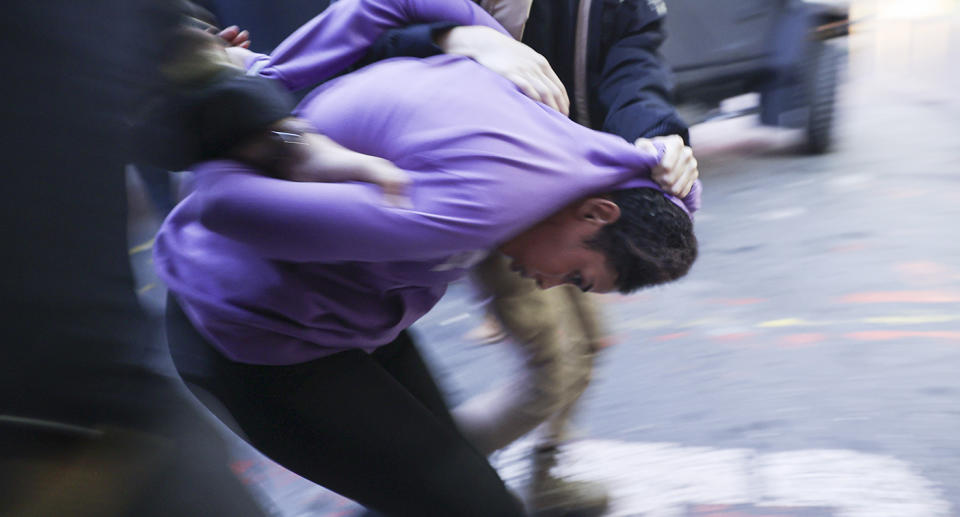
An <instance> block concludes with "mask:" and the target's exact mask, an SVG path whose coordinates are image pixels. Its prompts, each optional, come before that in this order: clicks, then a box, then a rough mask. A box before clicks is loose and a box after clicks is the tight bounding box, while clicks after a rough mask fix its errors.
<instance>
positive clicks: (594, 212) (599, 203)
mask: <svg viewBox="0 0 960 517" xmlns="http://www.w3.org/2000/svg"><path fill="white" fill-rule="evenodd" d="M577 215H578V216H579V218H580V219H582V220H584V221H586V222H588V223H591V224H595V225H598V226H606V225H608V224H612V223H615V222H617V220H618V219H620V206H619V205H617V204H616V203H614V202H613V201H611V200H609V199H606V198H602V197H591V198H587V199H585V200H584V201H583V202H582V203H581V204H580V207H579V210H578V214H577Z"/></svg>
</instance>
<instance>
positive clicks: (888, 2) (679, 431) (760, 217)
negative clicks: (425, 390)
mask: <svg viewBox="0 0 960 517" xmlns="http://www.w3.org/2000/svg"><path fill="white" fill-rule="evenodd" d="M243 4H244V3H243V2H237V5H238V6H242V5H243ZM294 4H296V2H292V3H291V6H292V5H294ZM666 4H667V7H668V9H669V10H670V15H669V16H668V20H669V26H668V27H669V29H670V38H669V39H668V44H667V46H666V47H665V48H664V53H665V55H666V56H667V58H668V59H669V60H670V62H671V64H672V65H673V66H674V68H675V72H676V75H677V85H678V98H679V100H680V102H681V104H682V108H683V113H684V114H685V116H686V117H687V118H688V119H689V121H690V122H691V123H693V122H697V123H696V124H695V125H694V126H693V127H692V129H691V135H692V141H693V146H694V150H695V152H696V155H697V158H698V159H699V162H700V171H701V175H702V179H703V182H704V186H705V194H704V208H703V210H702V212H700V213H698V215H697V233H698V235H699V238H700V242H701V255H700V258H699V260H698V262H697V264H696V265H695V266H694V269H693V271H692V273H691V274H690V275H689V276H688V277H686V278H684V279H683V280H681V281H679V282H677V283H675V284H672V285H668V286H665V287H661V288H657V289H652V290H648V291H645V292H642V293H640V294H638V295H634V296H629V297H621V296H612V295H611V296H606V297H604V298H601V299H600V301H601V303H602V304H603V307H604V309H605V314H606V320H607V323H608V325H609V327H610V328H611V330H612V331H613V333H614V340H615V342H616V344H615V345H614V346H613V347H611V348H609V349H607V350H605V351H604V353H603V357H601V359H600V363H601V364H600V366H599V368H598V370H597V374H596V379H595V382H594V384H593V385H592V386H591V388H590V389H589V390H588V392H587V394H586V395H585V400H584V402H583V404H582V406H581V410H580V413H579V415H578V418H577V422H578V425H579V431H580V436H579V438H580V440H579V441H577V442H575V443H574V444H573V445H572V446H571V447H570V448H569V449H568V450H567V451H565V454H567V455H568V456H569V457H570V458H569V459H570V461H565V462H562V463H561V464H562V467H563V468H564V469H565V470H566V471H565V473H566V474H567V475H569V476H571V477H575V478H581V479H592V480H602V481H604V482H606V483H608V484H609V486H610V487H611V488H612V491H613V492H612V495H613V498H614V499H613V506H612V507H611V512H610V515H617V516H630V515H636V516H641V515H642V516H650V517H701V516H711V517H719V516H753V517H757V516H778V517H784V516H815V517H828V516H830V517H833V516H836V517H841V516H843V517H861V516H862V517H881V516H891V517H893V516H896V517H909V516H915V517H941V516H942V517H950V516H954V517H955V516H960V432H958V431H960V375H958V370H960V230H958V229H957V227H956V225H957V221H958V220H960V69H958V68H960V67H958V66H957V64H958V63H960V1H958V0H853V1H849V2H829V3H821V4H819V6H818V7H817V11H816V17H817V18H816V19H815V22H814V23H810V19H809V18H803V17H804V16H813V15H810V14H809V13H810V12H811V11H806V10H802V11H797V9H799V8H798V6H797V4H796V3H793V2H778V1H776V0H723V1H721V0H711V1H710V2H706V1H702V0H701V1H693V0H690V1H686V0H672V1H670V0H668V1H667V2H666ZM283 5H284V4H282V3H278V4H276V7H275V9H276V10H277V11H278V12H282V10H283V7H282V6H283ZM804 9H806V8H805V7H804ZM235 13H236V14H235V18H234V19H231V16H230V15H229V13H223V18H224V22H225V23H228V24H229V23H239V24H241V26H242V27H245V28H250V29H251V32H252V33H253V39H254V42H255V48H256V46H257V42H258V41H259V42H260V43H259V45H271V44H272V43H274V42H273V41H270V38H272V37H273V35H272V34H273V33H271V32H270V31H269V29H268V28H263V29H262V30H261V31H260V33H259V34H258V30H257V29H258V28H257V27H255V26H251V25H250V24H243V21H244V20H243V19H236V18H243V16H248V17H252V18H253V19H256V14H257V13H256V11H255V10H254V9H253V8H252V7H250V8H248V11H247V12H244V10H243V9H237V10H236V11H235ZM798 13H799V14H798ZM804 13H806V14H804ZM302 14H303V11H302V10H301V11H296V10H295V9H292V8H291V10H290V11H289V12H288V13H287V15H289V17H290V20H289V22H288V23H290V24H291V26H292V25H296V24H298V23H300V22H301V21H303V20H302V19H301V16H302ZM797 16H800V18H797ZM847 16H849V22H850V23H849V25H848V23H847V21H846V19H847ZM797 20H801V21H797ZM262 23H263V22H262V21H261V24H262ZM848 27H849V30H848ZM284 30H286V29H285V28H284ZM276 32H277V33H278V34H279V33H280V29H276ZM848 32H849V34H848ZM811 34H814V36H811ZM258 37H260V38H261V39H260V40H258ZM278 37H279V36H278ZM796 38H799V40H797V39H796ZM795 41H801V42H803V44H802V45H795V44H794V42H795ZM268 48H269V47H268ZM268 48H261V50H268ZM798 49H801V50H798ZM811 49H812V50H811ZM128 180H129V193H130V200H131V201H130V202H131V207H130V208H131V227H130V239H131V249H130V255H131V260H132V262H133V264H134V267H135V270H136V272H137V275H138V280H139V283H140V286H139V294H140V296H141V299H142V301H143V302H144V304H145V305H146V306H147V307H148V308H149V309H150V310H151V312H152V313H153V314H154V315H159V314H160V311H161V310H162V307H163V299H164V291H163V288H162V286H161V285H160V284H159V283H158V281H157V280H156V278H155V277H154V276H153V273H152V271H151V264H150V253H149V251H150V248H151V244H152V234H153V232H154V231H155V230H156V228H157V227H158V225H159V221H160V217H161V215H162V213H163V211H164V210H166V209H167V208H169V206H168V204H167V201H165V200H164V197H163V196H164V189H167V188H168V187H169V186H168V185H167V180H166V178H165V177H164V176H161V177H160V179H159V180H158V179H156V177H154V178H153V179H148V180H147V181H144V180H143V179H142V178H141V175H140V174H138V173H135V172H134V171H130V173H129V174H128ZM150 184H152V185H153V186H152V187H149V188H148V185H150ZM158 189H159V190H158ZM482 313H483V310H482V307H481V306H480V305H479V303H478V301H477V300H476V299H475V297H474V294H473V291H472V289H471V288H470V287H469V286H468V285H465V284H463V285H461V284H457V285H453V286H451V288H450V290H449V293H448V295H447V296H446V297H445V298H444V300H443V301H442V302H441V304H440V305H438V306H437V307H436V308H435V309H434V310H433V311H432V312H431V313H430V314H428V315H427V316H426V317H425V318H423V319H422V320H421V321H420V322H419V323H418V324H417V325H416V327H415V329H416V330H417V331H418V333H419V334H420V336H421V338H422V343H423V345H424V346H425V348H426V349H427V350H426V351H425V352H426V353H427V354H428V356H429V357H430V359H431V362H432V363H433V365H434V367H435V371H436V373H437V375H438V376H439V377H440V378H441V380H442V381H443V384H444V386H445V387H446V389H447V390H448V393H449V394H450V398H451V400H452V401H459V400H463V399H465V398H466V397H468V396H470V395H472V394H475V393H479V392H481V391H483V390H485V389H486V388H489V387H490V386H492V385H493V384H495V383H497V382H500V381H502V380H503V379H505V378H507V377H508V376H509V375H511V374H512V373H513V371H512V370H511V368H510V367H505V366H504V365H513V367H514V370H516V369H517V368H519V362H518V359H517V358H515V357H512V356H511V355H510V352H509V350H510V349H511V347H509V346H505V345H502V344H499V345H498V344H494V345H479V344H477V343H475V342H473V341H471V338H470V336H471V330H473V329H474V328H476V327H477V326H478V325H479V324H480V323H481V322H482V319H483V318H482ZM234 447H235V451H234V455H235V458H236V460H235V462H234V470H235V471H236V472H237V473H239V474H240V475H241V476H242V477H243V479H244V480H245V481H246V482H247V483H248V484H250V485H251V486H252V487H254V488H255V490H256V491H257V493H258V494H259V495H260V496H261V497H262V499H263V501H264V502H265V503H266V504H268V505H269V506H270V507H271V508H272V509H273V511H274V512H275V513H276V515H280V516H297V515H331V516H332V515H352V514H353V513H354V512H355V511H356V507H355V506H353V505H352V504H351V503H350V502H349V501H346V500H343V499H342V498H339V497H337V496H335V495H332V494H330V493H328V492H326V491H324V490H322V489H320V488H317V487H315V486H313V485H311V484H310V483H308V482H305V481H303V480H300V479H299V478H297V477H296V476H294V475H292V474H290V473H288V472H286V471H284V470H283V469H281V468H280V467H278V466H276V465H274V464H272V463H271V462H269V461H268V460H265V459H264V458H262V457H260V456H258V455H257V454H256V453H254V452H253V451H252V450H250V449H249V448H247V447H245V446H244V445H242V444H241V443H240V442H236V443H235V444H234ZM525 447H529V443H528V442H521V443H518V444H516V445H514V446H512V447H511V448H510V449H508V450H507V451H504V452H502V453H500V454H498V455H497V456H496V457H495V458H494V461H495V464H496V465H497V466H498V468H499V469H500V471H501V473H502V474H503V475H504V477H505V478H506V479H508V481H509V483H511V484H512V485H514V486H518V487H520V486H523V484H524V483H525V482H526V479H525V476H526V472H525V470H524V469H525V468H526V466H525V465H526V463H525V462H524V461H521V458H522V457H523V455H524V452H525V449H524V448H525Z"/></svg>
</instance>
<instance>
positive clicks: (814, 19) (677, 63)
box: [662, 0, 849, 153]
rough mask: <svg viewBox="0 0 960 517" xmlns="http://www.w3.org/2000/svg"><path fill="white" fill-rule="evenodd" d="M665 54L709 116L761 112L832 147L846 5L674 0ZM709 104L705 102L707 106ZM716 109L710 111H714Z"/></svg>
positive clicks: (687, 99) (687, 100)
mask: <svg viewBox="0 0 960 517" xmlns="http://www.w3.org/2000/svg"><path fill="white" fill-rule="evenodd" d="M667 7H668V9H669V15H668V16H667V22H666V29H667V31H668V34H669V37H668V38H667V40H666V42H665V44H664V45H663V48H662V52H663V54H664V56H665V57H666V59H667V61H668V62H669V63H670V64H671V66H672V67H673V71H674V74H675V79H676V95H677V102H678V104H680V105H681V106H687V107H691V106H693V107H698V108H700V111H701V113H702V112H704V111H705V112H706V116H705V117H702V118H700V119H697V120H689V121H688V122H691V123H696V122H700V121H702V120H706V119H710V118H712V117H715V116H723V117H729V116H736V115H743V114H748V113H759V115H760V121H761V123H762V124H764V125H770V126H781V127H792V128H799V129H802V130H803V131H804V134H805V140H804V150H805V151H807V152H810V153H823V152H825V151H826V150H828V149H829V147H830V143H831V136H832V130H833V122H834V103H835V102H834V101H835V98H836V91H837V83H838V81H839V76H840V73H839V72H840V69H841V66H842V63H843V61H844V58H845V56H846V51H845V48H844V47H843V46H842V44H840V43H839V42H836V41H831V40H833V39H835V38H839V37H842V36H845V35H847V34H848V27H849V16H848V9H847V7H846V6H845V5H837V4H836V3H832V4H826V3H813V2H802V1H798V0H709V1H707V0H668V1H667ZM745 93H759V94H760V102H759V106H758V107H756V108H753V109H750V110H746V111H741V112H737V113H734V114H722V115H721V114H719V110H718V109H717V108H718V107H719V105H720V102H721V101H723V100H724V99H728V98H730V97H734V96H738V95H742V94H745ZM704 108H706V109H705V110H704ZM711 110H712V111H711Z"/></svg>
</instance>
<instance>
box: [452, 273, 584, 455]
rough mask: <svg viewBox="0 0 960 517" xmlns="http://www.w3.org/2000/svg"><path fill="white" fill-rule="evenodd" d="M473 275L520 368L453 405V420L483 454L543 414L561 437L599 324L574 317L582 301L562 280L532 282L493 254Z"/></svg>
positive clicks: (552, 431)
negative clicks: (506, 380) (551, 284)
mask: <svg viewBox="0 0 960 517" xmlns="http://www.w3.org/2000/svg"><path fill="white" fill-rule="evenodd" d="M474 279H475V281H476V282H477V284H478V286H479V287H480V288H481V289H482V290H484V291H485V292H486V294H487V295H489V296H491V302H490V310H491V312H492V313H493V314H494V315H495V316H496V317H497V319H498V320H499V321H500V322H501V324H502V325H503V326H504V328H505V329H506V331H507V332H508V333H509V334H510V335H511V337H512V338H513V341H514V342H515V343H516V345H517V346H518V347H519V349H520V352H521V353H522V354H523V357H524V363H525V364H524V370H525V372H524V373H525V375H524V377H523V378H521V379H516V380H514V381H513V382H511V383H510V384H508V385H505V386H502V387H500V388H497V389H494V390H491V391H489V392H487V393H484V394H481V395H479V396H477V397H475V398H473V399H471V400H469V401H467V402H465V403H464V404H462V405H460V406H459V407H457V408H456V409H454V411H453V414H454V417H455V419H456V420H457V423H458V424H459V426H460V428H461V430H462V431H463V433H464V434H465V435H466V436H467V437H468V438H469V439H471V440H472V441H473V443H474V444H475V445H476V446H477V447H478V448H479V449H480V450H481V451H482V452H484V453H488V454H489V453H491V452H493V451H495V450H498V449H501V448H503V447H505V446H507V445H509V444H510V443H512V442H513V441H514V440H516V439H517V438H519V437H520V436H523V435H524V434H526V433H528V432H530V431H531V430H533V429H534V428H536V427H537V426H539V425H540V424H542V423H543V422H545V421H548V420H550V425H549V426H548V429H547V432H548V436H546V437H545V438H546V439H547V440H548V441H556V440H559V439H562V435H563V430H564V429H565V428H566V423H567V420H568V419H569V417H570V414H571V412H572V409H573V406H574V404H575V402H576V401H577V399H578V398H579V397H580V395H581V394H582V393H583V391H584V390H585V389H586V387H587V385H588V384H589V381H590V377H591V374H592V370H593V346H592V344H593V341H594V340H595V337H596V336H597V335H599V332H600V331H599V326H598V325H597V324H596V321H597V320H596V318H595V317H594V318H593V319H592V320H591V321H590V322H588V323H587V324H586V325H585V324H584V322H583V321H582V314H584V313H585V311H586V310H589V309H590V306H589V305H587V304H589V301H588V300H587V301H584V300H581V298H583V293H581V292H579V291H578V290H576V289H574V290H573V291H570V290H569V286H563V287H556V288H553V289H549V290H541V289H539V288H538V287H537V286H536V284H535V283H534V282H533V281H532V280H530V279H524V278H522V277H520V276H519V275H517V274H516V273H515V272H512V271H510V269H509V267H508V262H507V259H506V258H505V257H503V256H502V255H500V254H494V255H493V256H491V257H489V258H488V259H487V260H485V261H484V262H483V263H481V264H480V265H478V266H477V267H476V268H475V270H474ZM574 292H575V294H571V293H574ZM584 307H587V309H584Z"/></svg>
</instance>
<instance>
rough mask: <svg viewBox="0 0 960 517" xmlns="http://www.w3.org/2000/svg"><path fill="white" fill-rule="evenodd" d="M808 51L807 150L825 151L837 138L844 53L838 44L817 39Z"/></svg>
mask: <svg viewBox="0 0 960 517" xmlns="http://www.w3.org/2000/svg"><path fill="white" fill-rule="evenodd" d="M808 52H809V54H808V58H807V64H806V68H807V69H806V70H805V72H806V73H805V74H804V75H805V77H804V94H805V97H806V101H807V102H806V105H807V110H806V111H807V120H806V127H805V133H806V134H805V137H806V138H805V142H804V147H803V150H804V151H805V152H807V153H809V154H822V153H824V152H826V151H828V150H829V149H830V146H831V144H832V140H833V125H834V118H835V117H834V111H835V107H836V97H837V83H838V82H839V79H840V66H841V62H842V59H843V53H842V51H841V50H840V49H839V48H837V47H836V46H833V45H829V44H827V43H824V42H814V43H813V44H811V47H810V50H809V51H808Z"/></svg>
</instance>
